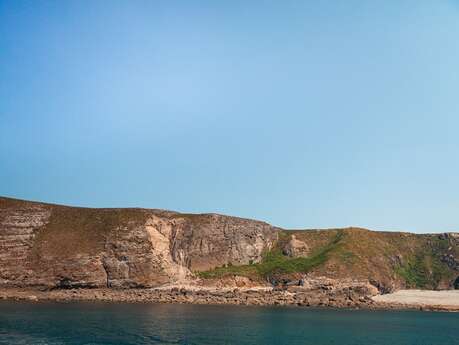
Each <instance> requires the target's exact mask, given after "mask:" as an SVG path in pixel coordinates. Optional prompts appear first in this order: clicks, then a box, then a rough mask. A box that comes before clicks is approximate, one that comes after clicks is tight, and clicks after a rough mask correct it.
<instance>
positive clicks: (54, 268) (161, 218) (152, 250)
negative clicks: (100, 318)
mask: <svg viewBox="0 0 459 345" xmlns="http://www.w3.org/2000/svg"><path fill="white" fill-rule="evenodd" d="M276 238H277V231H276V229H274V228H273V227H272V226H270V225H269V224H266V223H263V222H258V221H252V220H247V219H241V218H236V217H226V216H221V215H215V214H203V215H185V214H179V213H174V212H167V211H162V210H145V209H86V208H74V207H65V206H58V205H48V204H41V203H33V202H24V201H19V200H12V199H7V198H1V199H0V285H3V286H42V287H46V288H74V287H84V288H96V287H113V288H132V287H135V288H139V287H154V286H159V285H162V284H165V283H170V282H175V281H182V280H187V279H191V278H192V277H193V274H192V272H193V271H197V270H206V269H211V268H214V267H217V266H222V265H228V264H231V265H240V264H248V263H252V262H259V261H260V260H261V258H262V254H263V252H264V251H266V250H269V249H270V248H271V247H272V245H273V243H274V242H275V241H276Z"/></svg>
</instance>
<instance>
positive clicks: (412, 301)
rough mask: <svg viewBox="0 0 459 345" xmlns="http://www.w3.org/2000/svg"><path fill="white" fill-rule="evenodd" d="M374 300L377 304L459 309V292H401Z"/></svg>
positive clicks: (378, 296) (379, 296)
mask: <svg viewBox="0 0 459 345" xmlns="http://www.w3.org/2000/svg"><path fill="white" fill-rule="evenodd" d="M373 300H374V301H375V302H377V303H388V304H403V305H413V306H414V305H418V306H444V307H458V308H459V290H445V291H426V290H399V291H397V292H394V293H391V294H386V295H377V296H374V297H373Z"/></svg>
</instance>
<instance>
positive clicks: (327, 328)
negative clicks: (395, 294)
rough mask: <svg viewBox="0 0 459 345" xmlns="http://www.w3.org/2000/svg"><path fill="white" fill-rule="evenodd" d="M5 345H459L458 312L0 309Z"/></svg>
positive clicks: (124, 306) (14, 305)
mask: <svg viewBox="0 0 459 345" xmlns="http://www.w3.org/2000/svg"><path fill="white" fill-rule="evenodd" d="M0 344H2V345H3V344H8V345H25V344H27V345H29V344H32V345H45V344H46V345H58V344H59V345H60V344H72V345H73V344H74V345H83V344H88V345H89V344H113V345H115V344H116V345H123V344H202V345H205V344H212V345H213V344H238V345H239V344H263V345H268V344H273V345H274V344H276V345H277V344H286V345H287V344H288V345H295V344H302V345H305V344H311V345H323V344H349V345H405V344H406V345H432V344H435V345H443V344H444V345H454V344H459V313H445V312H421V311H371V310H345V309H310V308H302V307H254V306H212V305H182V304H130V303H101V302H100V303H99V302H98V303H81V302H78V303H73V302H72V303H42V302H36V303H33V302H8V301H1V302H0Z"/></svg>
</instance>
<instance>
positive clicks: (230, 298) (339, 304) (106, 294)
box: [0, 287, 459, 312]
mask: <svg viewBox="0 0 459 345" xmlns="http://www.w3.org/2000/svg"><path fill="white" fill-rule="evenodd" d="M0 300H10V301H11V300H12V301H29V302H46V301H54V302H74V301H86V302H127V303H180V304H209V305H247V306H251V305H253V306H297V307H328V308H348V309H386V310H390V309H416V310H426V311H456V312H459V307H458V306H445V305H418V304H406V303H387V302H377V301H375V300H373V299H372V297H371V296H369V295H362V294H360V293H359V292H358V291H352V289H347V290H346V291H340V292H339V293H336V291H335V292H331V291H322V292H317V291H314V292H311V291H301V290H300V289H299V290H296V291H286V290H275V289H264V288H260V289H254V288H252V289H237V288H236V289H209V288H207V289H200V288H193V289H187V288H178V287H173V288H170V289H164V288H161V289H56V290H46V291H40V290H36V289H30V288H3V289H1V290H0Z"/></svg>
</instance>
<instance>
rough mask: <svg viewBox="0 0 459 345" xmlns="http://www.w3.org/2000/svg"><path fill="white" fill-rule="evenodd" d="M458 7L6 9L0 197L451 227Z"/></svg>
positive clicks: (456, 226) (264, 4) (140, 4)
mask: <svg viewBox="0 0 459 345" xmlns="http://www.w3.org/2000/svg"><path fill="white" fill-rule="evenodd" d="M458 37H459V2H458V1H440V0H439V1H420V0H415V1H400V0H394V1H389V0H385V1H352V0H350V1H236V0H234V1H191V0H188V1H97V0H96V1H93V0H91V1H70V0H69V1H22V0H14V1H8V0H0V195H3V196H9V197H16V198H21V199H31V200H39V201H45V202H52V203H61V204H69V205H79V206H88V207H146V208H162V209H171V210H176V211H181V212H194V213H201V212H216V213H223V214H229V215H234V216H240V217H247V218H255V219H260V220H264V221H267V222H269V223H271V224H273V225H277V226H281V227H285V228H330V227H347V226H361V227H366V228H370V229H376V230H404V231H412V232H443V231H459V217H458V215H459V213H458V210H459V41H458Z"/></svg>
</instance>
